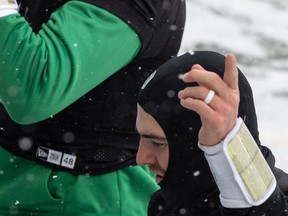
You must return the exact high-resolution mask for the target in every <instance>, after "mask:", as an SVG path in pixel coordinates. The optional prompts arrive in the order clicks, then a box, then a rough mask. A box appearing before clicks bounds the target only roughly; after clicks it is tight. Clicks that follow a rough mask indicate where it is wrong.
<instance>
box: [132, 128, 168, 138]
mask: <svg viewBox="0 0 288 216" xmlns="http://www.w3.org/2000/svg"><path fill="white" fill-rule="evenodd" d="M135 130H136V131H137V133H138V134H139V135H140V136H141V137H143V138H147V139H158V140H166V137H162V136H158V135H156V134H148V133H147V134H141V133H140V132H139V131H138V129H137V127H135Z"/></svg>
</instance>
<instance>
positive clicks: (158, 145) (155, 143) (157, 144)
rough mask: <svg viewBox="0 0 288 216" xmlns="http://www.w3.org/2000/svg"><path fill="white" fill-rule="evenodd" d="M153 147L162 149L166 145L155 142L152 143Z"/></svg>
mask: <svg viewBox="0 0 288 216" xmlns="http://www.w3.org/2000/svg"><path fill="white" fill-rule="evenodd" d="M152 144H153V146H155V147H157V148H160V147H164V146H165V145H166V144H165V143H159V142H155V141H152Z"/></svg>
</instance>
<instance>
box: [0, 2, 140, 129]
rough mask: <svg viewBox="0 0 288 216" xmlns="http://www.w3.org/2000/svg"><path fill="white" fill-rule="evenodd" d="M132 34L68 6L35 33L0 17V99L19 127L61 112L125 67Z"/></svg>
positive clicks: (97, 13) (91, 10) (85, 7)
mask: <svg viewBox="0 0 288 216" xmlns="http://www.w3.org/2000/svg"><path fill="white" fill-rule="evenodd" d="M140 48H141V42H140V40H139V38H138V36H137V34H136V33H135V32H134V31H133V30H132V29H131V28H130V27H129V26H128V25H127V24H126V23H125V22H124V21H122V20H121V19H119V18H118V17H117V16H115V15H113V14H111V13H109V12H108V11H105V10H103V9H101V8H98V7H96V6H94V5H90V4H88V3H84V2H80V1H70V2H68V3H66V4H65V5H64V6H63V7H61V8H59V9H58V10H57V11H55V12H54V13H53V14H52V15H51V18H50V20H49V21H48V22H47V23H45V24H43V26H42V29H41V30H40V31H39V33H38V34H35V33H33V32H32V29H31V28H30V26H29V25H28V23H27V22H26V21H25V19H24V18H23V17H21V16H20V15H19V14H14V15H9V16H6V17H2V18H0V50H1V53H0V100H1V101H2V103H3V104H4V106H5V108H6V110H7V111H8V113H9V115H10V116H11V118H12V119H13V120H14V121H15V122H17V123H20V124H28V123H34V122H37V121H41V120H43V119H46V118H48V117H50V116H51V115H54V114H56V113H57V112H59V111H61V110H62V109H64V108H65V107H67V106H68V105H70V104H71V103H73V102H74V101H75V100H77V99H78V98H79V97H81V96H83V95H84V94H85V93H87V92H88V91H90V90H91V89H93V88H94V87H95V86H97V85H98V84H99V83H101V82H102V81H104V80H105V79H106V78H107V77H109V76H111V75H112V74H113V73H115V72H117V71H118V70H119V69H120V68H122V67H123V66H125V65H127V64H128V63H129V62H130V61H131V60H132V59H133V58H134V57H135V56H136V55H137V53H138V52H139V50H140Z"/></svg>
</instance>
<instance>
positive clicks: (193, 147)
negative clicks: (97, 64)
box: [136, 51, 288, 216]
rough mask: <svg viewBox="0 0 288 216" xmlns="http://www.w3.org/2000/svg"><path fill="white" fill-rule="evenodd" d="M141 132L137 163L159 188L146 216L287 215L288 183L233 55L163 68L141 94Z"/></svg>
mask: <svg viewBox="0 0 288 216" xmlns="http://www.w3.org/2000/svg"><path fill="white" fill-rule="evenodd" d="M191 67H192V69H191ZM190 70H191V71H190ZM187 71H190V72H189V73H186V72H187ZM185 73H186V74H185ZM183 74H184V75H183ZM136 127H137V130H138V132H139V134H140V136H141V139H140V144H139V150H138V153H137V162H138V164H140V165H144V164H145V165H148V167H149V169H150V171H151V172H152V173H154V174H156V179H155V180H156V182H157V183H158V184H159V185H160V187H161V189H160V190H159V191H157V192H156V193H154V194H153V196H152V197H151V200H150V204H149V209H148V215H151V216H156V215H157V216H169V215H171V216H172V215H173V216H175V215H188V216H198V215H199V216H200V215H201V216H220V215H223V216H224V215H237V216H239V215H245V216H248V215H249V216H250V215H257V216H263V215H265V216H275V215H277V216H284V215H287V214H288V213H287V203H286V197H285V195H284V194H287V191H288V190H287V182H288V176H287V174H286V173H284V172H283V171H282V170H280V169H277V168H276V167H275V159H274V156H273V155H272V153H271V151H270V150H269V149H268V148H267V147H264V146H262V145H261V144H260V140H259V137H258V129H257V118H256V113H255V107H254V102H253V95H252V90H251V87H250V85H249V83H248V81H247V80H246V78H245V76H244V75H243V74H242V73H241V71H240V70H238V69H237V67H236V59H235V57H234V55H233V54H229V55H228V56H227V58H226V59H225V57H224V56H223V55H220V54H218V53H215V52H209V51H198V52H191V53H186V54H184V55H182V56H180V57H176V58H174V59H172V60H170V61H168V62H167V63H165V64H164V65H163V66H161V67H160V68H158V69H157V70H156V71H155V72H154V73H153V74H152V75H151V76H150V77H149V78H148V79H147V80H146V82H145V83H144V85H143V86H142V88H141V91H140V93H139V96H138V114H137V121H136Z"/></svg>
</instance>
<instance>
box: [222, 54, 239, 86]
mask: <svg viewBox="0 0 288 216" xmlns="http://www.w3.org/2000/svg"><path fill="white" fill-rule="evenodd" d="M223 80H224V82H225V83H226V84H227V86H228V87H230V88H231V89H234V90H238V69H237V62H236V58H235V56H234V54H232V53H229V54H228V55H227V57H226V61H225V73H224V78H223Z"/></svg>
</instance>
